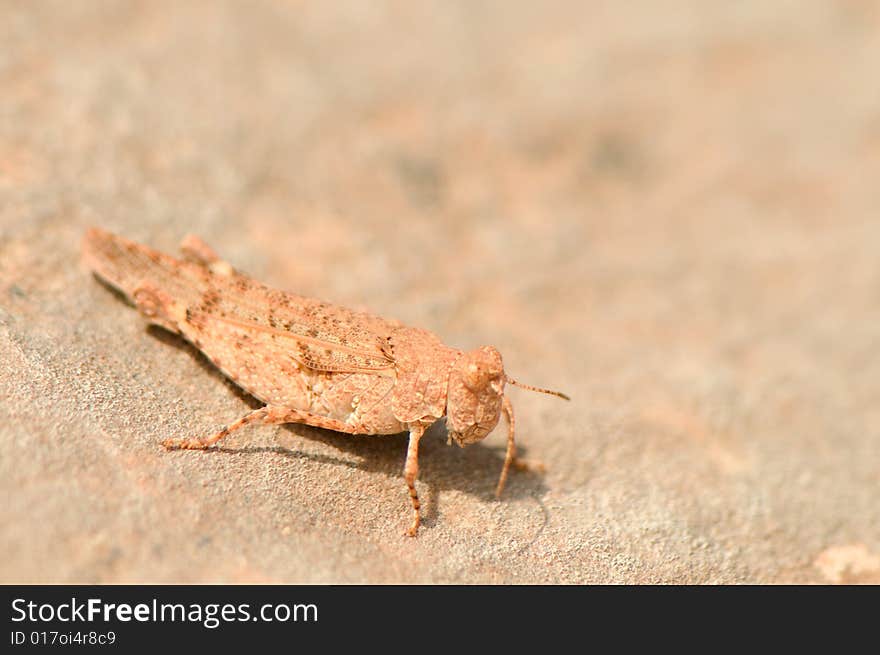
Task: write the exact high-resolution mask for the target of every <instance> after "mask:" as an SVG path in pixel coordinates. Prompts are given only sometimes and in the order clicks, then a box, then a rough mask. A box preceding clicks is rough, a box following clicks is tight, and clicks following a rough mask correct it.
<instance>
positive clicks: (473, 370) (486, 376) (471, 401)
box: [446, 346, 506, 446]
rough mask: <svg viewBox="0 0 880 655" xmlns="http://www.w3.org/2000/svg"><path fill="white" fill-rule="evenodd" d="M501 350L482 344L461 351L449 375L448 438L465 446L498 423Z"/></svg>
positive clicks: (501, 376) (487, 432) (501, 392)
mask: <svg viewBox="0 0 880 655" xmlns="http://www.w3.org/2000/svg"><path fill="white" fill-rule="evenodd" d="M505 380H506V378H505V375H504V365H503V364H502V363H501V353H499V352H498V351H497V350H496V349H495V348H493V347H492V346H481V347H480V348H477V349H476V350H472V351H470V352H467V353H464V354H463V355H462V356H461V357H460V358H459V360H458V361H457V362H456V364H455V366H454V367H453V369H452V372H451V373H450V375H449V387H448V389H447V396H446V398H447V400H446V425H447V427H448V429H449V439H450V440H452V441H455V443H457V444H458V445H459V446H466V445H468V444H471V443H475V442H477V441H480V440H481V439H483V438H484V437H485V436H486V435H488V434H489V433H490V432H491V431H492V430H493V429H494V428H495V426H496V425H497V424H498V417H499V416H500V415H501V403H502V399H503V398H504V383H505Z"/></svg>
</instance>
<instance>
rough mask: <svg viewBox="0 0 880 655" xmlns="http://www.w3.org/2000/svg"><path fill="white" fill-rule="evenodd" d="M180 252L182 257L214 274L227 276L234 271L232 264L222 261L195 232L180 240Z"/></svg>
mask: <svg viewBox="0 0 880 655" xmlns="http://www.w3.org/2000/svg"><path fill="white" fill-rule="evenodd" d="M180 252H181V253H182V254H183V258H184V259H185V260H186V261H188V262H190V263H192V264H198V265H199V266H203V267H205V268H207V269H208V270H210V271H211V272H212V273H214V274H216V275H225V276H229V275H232V274H233V273H234V272H235V269H234V268H232V265H231V264H230V263H229V262H227V261H224V260H223V259H222V258H221V257H220V255H218V254H217V252H216V251H215V250H214V249H213V248H212V247H211V246H209V245H208V244H207V243H205V242H204V241H203V240H202V239H201V238H200V237H197V236H196V235H195V234H187V235H186V236H185V237H184V238H183V241H181V242H180Z"/></svg>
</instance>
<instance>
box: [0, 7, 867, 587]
mask: <svg viewBox="0 0 880 655" xmlns="http://www.w3.org/2000/svg"><path fill="white" fill-rule="evenodd" d="M529 4H530V5H531V7H530V6H528V5H525V4H523V5H513V4H512V3H506V2H496V3H484V2H480V3H474V2H464V1H462V2H457V3H450V2H437V3H430V4H427V5H421V4H419V5H418V6H419V8H416V7H415V5H413V4H412V3H404V2H392V3H386V4H382V5H381V6H380V7H379V8H378V9H377V8H375V7H374V5H373V3H318V2H314V3H290V4H281V3H273V4H269V3H266V4H259V3H233V2H229V3H225V4H223V3H207V2H206V3H188V4H187V8H180V7H178V6H177V5H178V3H174V2H167V3H162V2H150V3H131V4H128V3H62V2H59V3H55V4H52V3H39V5H38V4H36V3H26V4H25V5H21V6H16V7H13V6H11V5H10V6H7V7H6V8H5V9H4V12H3V13H4V19H3V21H0V43H3V44H4V45H3V47H2V48H0V96H2V101H0V490H2V497H3V498H4V502H3V504H2V507H0V539H2V543H3V544H4V548H3V557H2V558H0V581H4V582H10V581H24V582H141V581H148V582H193V581H226V582H261V581H273V582H275V581H278V582H468V583H470V582H577V583H580V582H768V581H769V582H853V581H861V582H875V583H876V582H880V492H878V490H880V409H878V408H880V403H878V400H880V357H878V352H880V219H878V213H877V208H878V206H880V195H878V185H877V180H878V175H880V97H878V95H877V92H876V91H877V85H876V72H877V67H878V64H880V12H878V11H877V9H876V4H874V3H869V2H846V3H834V2H797V3H794V2H792V3H765V2H760V1H758V0H753V1H751V2H746V3H735V4H730V3H723V2H718V3H705V2H696V1H695V2H677V3H673V5H672V6H670V5H669V3H664V4H663V5H662V6H661V5H660V4H658V3H651V2H641V3H624V4H626V7H625V8H624V7H622V6H619V7H618V6H614V5H613V3H611V5H609V6H604V7H603V8H602V9H601V10H600V9H598V8H595V5H594V3H581V2H571V3H529ZM92 224H97V225H101V226H104V227H106V228H108V229H112V230H114V231H117V232H120V233H122V234H125V235H126V236H129V237H131V238H135V239H138V240H140V241H143V242H146V243H149V244H150V245H153V246H155V247H159V248H161V249H164V250H169V251H170V250H174V248H175V246H176V243H177V241H178V240H179V239H180V238H181V237H183V236H184V234H185V233H187V232H195V233H198V234H200V235H202V236H203V237H205V238H206V239H207V240H208V241H209V242H210V243H212V244H213V245H214V246H215V248H217V250H218V251H220V252H221V253H222V254H224V255H225V256H226V257H227V258H228V259H230V260H231V261H232V262H233V263H234V264H236V265H237V266H239V267H240V268H242V269H244V270H247V271H249V272H250V273H252V274H253V275H255V276H256V277H258V278H261V279H263V280H265V281H266V282H269V283H272V284H275V285H277V286H282V287H286V288H289V289H292V290H296V291H298V292H301V293H306V294H310V295H315V296H318V297H323V298H326V299H329V300H334V301H337V302H341V303H345V304H349V305H361V306H367V307H370V308H371V309H373V310H376V311H378V312H381V313H383V314H387V315H390V316H394V317H397V318H400V319H402V320H404V321H406V322H408V323H411V324H415V325H421V326H424V327H427V328H430V329H432V330H433V331H435V332H437V333H438V334H439V335H441V336H442V337H443V338H444V339H445V340H446V341H447V342H448V343H450V344H452V345H456V346H459V347H473V346H476V345H479V344H481V343H491V344H494V345H495V346H497V347H498V348H499V349H500V350H501V352H502V353H503V354H504V356H505V363H506V366H507V369H508V371H509V373H510V374H511V375H512V376H513V377H516V378H518V379H521V380H523V381H525V382H531V383H533V384H540V385H546V386H550V387H553V388H559V389H562V390H564V391H566V392H568V393H570V394H571V395H572V397H573V398H574V400H573V402H571V403H563V402H561V401H558V400H555V399H553V398H546V397H542V396H538V395H534V394H529V393H528V392H525V391H518V390H513V391H512V392H511V394H512V396H513V400H514V404H515V406H516V409H517V413H518V428H519V430H518V432H519V436H520V442H521V443H522V445H523V447H524V449H525V450H526V451H527V456H529V457H533V458H537V459H540V460H542V461H543V462H544V463H545V464H546V466H547V472H546V474H544V475H525V474H520V475H514V476H513V477H512V479H511V481H510V483H509V488H508V495H507V498H506V500H505V501H504V502H501V503H497V502H495V501H494V500H493V499H492V489H493V487H494V484H495V482H496V478H497V475H498V472H499V469H500V466H501V462H502V457H503V444H504V437H503V432H501V431H499V432H498V433H496V434H495V435H493V436H492V437H490V439H488V440H486V441H485V442H483V443H482V444H479V445H476V446H472V447H470V448H468V449H465V450H460V449H458V448H449V447H447V446H446V445H445V443H444V440H443V433H442V430H436V431H434V432H433V433H432V434H429V437H428V438H426V440H425V441H424V442H423V451H422V452H423V456H422V473H421V483H420V484H421V489H422V495H423V498H424V500H425V501H426V505H427V517H426V520H425V529H424V530H423V531H422V533H421V534H420V535H419V537H418V539H416V540H410V539H407V538H405V537H403V536H402V533H403V531H404V529H405V527H406V526H407V524H408V521H409V509H408V500H407V494H406V489H405V486H404V484H403V481H402V479H401V475H400V473H401V468H402V465H403V456H404V453H405V447H406V446H405V442H406V441H405V436H402V435H401V436H394V437H383V438H370V437H362V438H351V437H346V436H342V435H337V434H334V433H329V432H323V431H320V430H313V429H309V428H304V427H299V426H291V427H282V428H275V429H272V428H264V429H254V430H247V431H242V432H241V433H239V434H237V435H235V436H234V437H233V438H230V439H229V440H228V442H226V443H225V445H224V447H223V448H222V449H221V450H220V451H213V452H207V453H180V452H178V453H166V452H164V451H163V450H162V449H161V448H160V447H159V446H158V442H159V440H160V439H162V438H164V437H167V436H182V435H195V434H206V433H210V432H212V431H214V430H215V429H217V428H218V427H219V426H221V425H223V424H224V423H227V422H229V421H231V420H233V419H235V418H238V417H239V416H240V415H242V414H243V413H244V412H246V411H247V410H248V409H249V407H251V406H253V401H252V400H250V399H248V398H246V397H243V396H242V395H241V394H239V393H237V392H236V390H235V389H234V388H233V387H232V386H231V385H230V384H228V383H226V382H225V381H224V380H223V379H222V378H221V377H220V376H219V375H217V374H216V373H214V372H213V371H212V370H211V368H210V366H209V365H208V364H207V363H206V362H205V361H204V360H203V359H202V358H201V357H200V356H199V355H198V354H197V353H196V352H195V351H193V350H192V349H191V348H189V347H188V346H186V345H185V344H183V343H182V342H180V341H179V340H178V339H176V338H173V337H170V336H167V335H165V334H163V333H162V332H161V331H158V330H152V329H151V330H146V329H145V328H144V324H143V322H142V320H141V319H140V318H139V317H138V316H137V314H136V313H135V312H134V311H132V310H130V309H129V308H128V307H127V306H125V305H124V304H123V303H122V302H121V301H120V300H119V299H118V298H117V297H116V296H114V295H113V294H111V293H110V292H108V291H107V290H106V289H105V288H104V287H102V286H101V285H100V284H98V283H97V282H95V281H94V280H93V279H92V277H91V276H90V275H89V274H88V273H87V272H86V271H84V270H83V269H82V266H81V264H80V262H79V254H78V248H79V246H78V242H79V239H80V237H81V235H82V232H83V230H84V229H85V227H87V226H88V225H92Z"/></svg>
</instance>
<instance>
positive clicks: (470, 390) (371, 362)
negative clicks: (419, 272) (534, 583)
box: [83, 228, 561, 535]
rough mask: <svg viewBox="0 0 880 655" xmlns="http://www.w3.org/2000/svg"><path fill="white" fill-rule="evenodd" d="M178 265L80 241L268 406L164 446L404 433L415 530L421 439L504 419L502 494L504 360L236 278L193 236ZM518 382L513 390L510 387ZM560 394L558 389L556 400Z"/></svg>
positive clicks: (127, 288)
mask: <svg viewBox="0 0 880 655" xmlns="http://www.w3.org/2000/svg"><path fill="white" fill-rule="evenodd" d="M181 249H182V251H183V254H184V258H183V259H176V258H174V257H171V256H169V255H166V254H163V253H160V252H157V251H155V250H152V249H150V248H147V247H146V246H143V245H141V244H137V243H134V242H132V241H129V240H127V239H124V238H122V237H119V236H117V235H114V234H111V233H109V232H106V231H104V230H101V229H98V228H92V229H90V230H89V231H88V232H87V233H86V235H85V239H84V241H83V253H84V257H85V260H86V263H87V264H88V265H89V266H90V267H91V268H92V270H93V271H94V272H95V273H96V274H97V275H98V276H100V277H101V278H102V279H104V280H106V281H107V282H108V283H110V284H111V285H113V286H114V287H116V288H118V289H120V290H121V291H122V292H123V293H124V294H125V295H126V296H127V297H129V298H130V299H131V300H132V302H134V304H135V305H136V306H137V308H138V310H139V311H140V312H141V314H142V315H143V316H145V317H146V318H147V319H148V320H149V321H150V322H151V323H154V324H156V325H160V326H162V327H164V328H166V329H168V330H170V331H172V332H175V333H177V334H180V335H181V336H183V337H184V338H185V339H187V340H188V341H190V342H191V343H192V344H194V345H195V346H196V347H197V348H198V349H199V350H201V351H202V352H203V353H204V354H205V355H206V356H207V357H208V358H209V359H210V360H211V361H212V362H213V363H214V364H215V365H216V366H217V367H218V368H219V369H220V370H221V371H222V372H223V373H224V374H225V375H226V376H228V377H229V378H230V379H232V380H233V381H234V382H235V383H236V384H238V385H239V386H240V387H242V388H243V389H244V390H246V391H247V392H248V393H250V394H252V395H253V396H255V397H256V398H258V399H259V400H261V401H262V402H263V403H265V407H262V408H260V409H258V410H254V411H253V412H251V413H250V414H248V415H246V416H244V417H242V418H241V419H239V420H238V421H236V422H235V423H232V424H231V425H229V426H228V427H226V428H224V429H223V430H221V431H219V432H217V433H216V434H214V435H212V436H210V437H207V438H199V439H166V440H165V441H163V445H165V446H166V447H167V448H185V449H202V448H206V447H208V446H210V445H212V444H214V443H216V442H217V441H219V440H220V439H222V438H223V437H225V436H226V435H227V434H229V432H231V431H233V430H237V429H239V428H241V427H243V426H245V425H248V424H250V423H266V424H277V423H287V422H295V423H305V424H308V425H314V426H317V427H323V428H328V429H332V430H337V431H341V432H348V433H351V434H394V433H398V432H403V431H407V430H408V431H409V433H410V441H409V448H408V450H407V457H406V464H405V467H404V477H405V479H406V482H407V486H408V489H409V493H410V497H411V500H412V504H413V510H414V519H413V523H412V526H411V527H410V529H409V530H408V534H410V535H415V533H416V531H417V529H418V526H419V500H418V494H417V493H416V489H415V479H416V476H417V473H418V443H419V439H420V438H421V436H422V434H424V431H425V429H426V428H427V427H428V426H429V425H431V424H432V423H433V422H434V421H436V420H437V419H439V418H441V417H443V416H444V415H445V416H447V424H448V429H449V438H450V441H455V442H456V443H458V444H459V445H460V446H464V445H467V444H469V443H473V442H475V441H478V440H480V439H482V438H484V437H485V436H486V435H488V434H489V433H490V432H491V431H492V430H493V429H494V428H495V426H496V425H497V423H498V420H499V416H500V414H501V413H502V411H503V412H504V413H505V414H506V416H507V417H508V420H509V426H510V428H509V431H508V449H507V456H506V457H505V464H504V469H503V471H502V475H501V479H500V480H499V483H498V488H497V493H498V494H500V493H501V490H502V488H503V486H504V482H505V480H506V476H507V471H508V468H509V466H510V465H511V463H512V462H513V460H514V457H515V445H514V439H513V434H514V430H513V427H514V426H513V409H512V406H511V405H510V402H509V401H508V400H507V398H506V397H505V396H504V384H505V382H506V381H510V382H513V381H512V380H510V379H509V378H507V377H506V376H505V374H504V369H503V365H502V362H501V355H500V354H499V353H498V351H497V350H495V349H494V348H493V347H491V346H483V347H482V348H478V349H476V350H474V351H471V352H462V351H460V350H457V349H455V348H450V347H449V346H446V345H444V344H443V343H442V342H441V341H440V340H439V339H438V338H437V337H436V336H435V335H434V334H432V333H431V332H428V331H427V330H423V329H420V328H414V327H408V326H405V325H403V324H402V323H400V322H399V321H395V320H390V319H385V318H381V317H379V316H375V315H372V314H369V313H366V312H356V311H352V310H350V309H346V308H344V307H339V306H336V305H332V304H330V303H326V302H322V301H319V300H315V299H312V298H305V297H302V296H298V295H295V294H292V293H287V292H284V291H279V290H277V289H271V288H269V287H266V286H264V285H262V284H260V283H258V282H256V281H254V280H253V279H251V278H250V277H248V276H246V275H243V274H241V273H239V272H237V271H235V270H234V269H233V268H232V266H230V265H229V264H228V263H226V262H224V261H222V260H221V259H220V258H219V257H218V256H217V255H216V254H215V253H214V251H213V250H211V248H210V247H208V246H207V245H206V244H205V243H204V242H202V241H201V240H200V239H198V238H196V237H192V236H190V237H187V238H186V239H185V240H184V241H183V243H182V244H181ZM517 384H518V383H517ZM557 395H561V394H557Z"/></svg>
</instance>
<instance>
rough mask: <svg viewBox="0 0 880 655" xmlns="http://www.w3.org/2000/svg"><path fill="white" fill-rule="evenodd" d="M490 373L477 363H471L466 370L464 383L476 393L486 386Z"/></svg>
mask: <svg viewBox="0 0 880 655" xmlns="http://www.w3.org/2000/svg"><path fill="white" fill-rule="evenodd" d="M488 381H489V373H488V371H486V370H485V369H484V368H483V367H481V366H480V365H479V364H477V363H476V362H471V363H470V364H468V365H467V366H466V367H465V369H464V383H465V384H466V385H467V387H468V388H469V389H473V390H474V391H476V390H477V389H482V388H483V387H485V386H486V383H487V382H488Z"/></svg>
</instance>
